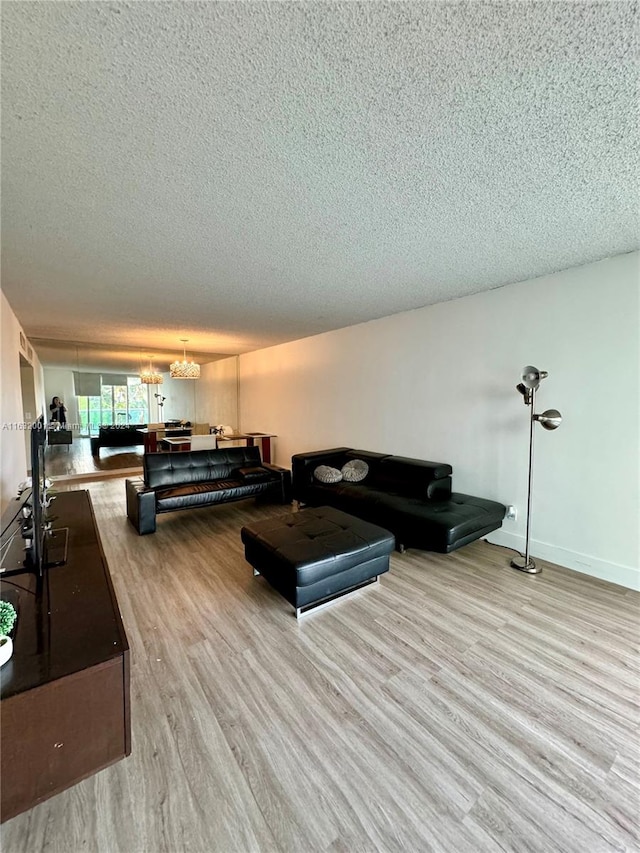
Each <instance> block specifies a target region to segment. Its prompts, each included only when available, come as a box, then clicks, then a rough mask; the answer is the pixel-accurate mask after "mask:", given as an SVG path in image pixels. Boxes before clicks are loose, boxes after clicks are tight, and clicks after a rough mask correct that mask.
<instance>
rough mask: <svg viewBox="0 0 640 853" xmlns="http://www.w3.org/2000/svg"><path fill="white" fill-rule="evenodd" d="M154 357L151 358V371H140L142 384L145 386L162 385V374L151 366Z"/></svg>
mask: <svg viewBox="0 0 640 853" xmlns="http://www.w3.org/2000/svg"><path fill="white" fill-rule="evenodd" d="M152 358H153V356H151V355H150V356H149V369H148V370H144V369H143V370H141V371H140V382H142V383H143V384H144V385H162V382H163V379H162V374H161V373H158V372H157V371H155V370H154V369H153V367H152V366H151V360H152Z"/></svg>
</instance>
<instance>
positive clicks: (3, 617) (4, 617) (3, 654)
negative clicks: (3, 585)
mask: <svg viewBox="0 0 640 853" xmlns="http://www.w3.org/2000/svg"><path fill="white" fill-rule="evenodd" d="M17 616H18V614H17V613H16V611H15V607H14V606H13V604H10V603H9V602H8V601H0V666H2V665H3V664H5V663H6V662H7V661H8V660H9V658H10V657H11V655H12V654H13V640H12V639H11V637H10V636H9V634H10V633H11V631H12V630H13V626H14V625H15V621H16V618H17Z"/></svg>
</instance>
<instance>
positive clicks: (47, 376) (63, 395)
mask: <svg viewBox="0 0 640 853" xmlns="http://www.w3.org/2000/svg"><path fill="white" fill-rule="evenodd" d="M44 390H45V394H46V397H47V420H48V419H49V414H50V412H49V404H50V403H51V402H52V400H53V398H54V397H60V399H61V400H62V402H63V403H64V404H65V406H66V408H67V428H68V429H73V430H74V432H75V436H74V440H75V437H77V430H78V429H79V424H80V415H79V414H78V398H77V397H76V396H75V386H74V382H73V371H72V370H67V369H65V368H62V367H45V368H44Z"/></svg>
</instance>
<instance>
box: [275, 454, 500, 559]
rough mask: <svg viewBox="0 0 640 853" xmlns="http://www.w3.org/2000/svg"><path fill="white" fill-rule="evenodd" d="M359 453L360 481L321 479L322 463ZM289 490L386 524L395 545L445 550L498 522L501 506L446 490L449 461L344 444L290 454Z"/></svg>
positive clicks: (335, 463) (337, 463) (339, 463)
mask: <svg viewBox="0 0 640 853" xmlns="http://www.w3.org/2000/svg"><path fill="white" fill-rule="evenodd" d="M354 459H361V460H363V461H364V462H366V463H367V465H368V466H369V473H368V474H367V476H366V477H365V479H364V480H362V481H361V482H357V483H354V482H345V481H344V480H342V481H340V482H338V483H330V484H329V483H323V482H319V481H318V480H317V479H316V477H314V471H315V470H316V468H318V467H319V466H321V465H327V466H330V467H332V468H337V469H340V470H341V469H342V467H343V466H344V465H345V464H346V463H347V462H349V461H350V460H354ZM292 472H293V496H294V498H295V499H296V500H297V501H299V502H300V503H302V504H308V505H309V506H314V507H319V506H332V507H336V508H337V509H340V510H342V511H343V512H347V513H349V514H351V515H355V516H357V517H358V518H363V519H365V520H367V521H371V522H372V523H373V524H378V525H380V527H385V528H386V529H387V530H390V531H391V532H392V533H393V534H394V536H395V537H396V547H397V548H398V549H399V550H402V549H403V548H410V547H412V548H421V549H424V550H428V551H439V552H440V553H443V554H448V553H449V552H450V551H455V550H456V549H457V548H461V547H462V546H463V545H467V544H468V543H469V542H472V541H473V540H474V539H479V538H481V537H482V536H485V535H486V534H487V533H490V532H491V531H492V530H497V529H498V528H499V527H501V526H502V519H503V518H504V515H505V512H506V507H505V506H504V505H503V504H501V503H498V502H497V501H492V500H487V499H486V498H477V497H473V496H472V495H464V494H460V493H458V492H452V491H451V474H452V468H451V465H447V464H446V463H441V462H427V461H423V460H421V459H408V458H406V457H403V456H389V455H385V454H382V453H372V452H370V451H366V450H354V449H352V448H349V447H334V448H332V449H330V450H318V451H314V452H312V453H298V454H296V455H295V456H294V457H293V459H292Z"/></svg>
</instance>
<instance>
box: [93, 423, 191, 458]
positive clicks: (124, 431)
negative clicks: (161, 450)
mask: <svg viewBox="0 0 640 853" xmlns="http://www.w3.org/2000/svg"><path fill="white" fill-rule="evenodd" d="M179 423H180V422H179V421H167V422H166V423H165V427H172V428H173V427H175V426H176V425H179ZM190 426H191V424H190V423H187V424H185V429H184V430H180V431H178V430H175V431H172V433H171V436H172V437H173V438H180V436H183V435H191V430H190V429H189V427H190ZM146 428H147V424H110V425H108V426H101V427H100V429H99V432H98V435H96V436H92V438H91V455H92V456H99V455H100V448H101V447H135V445H137V444H144V435H143V434H142V433H141V432H138V430H141V429H146Z"/></svg>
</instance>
